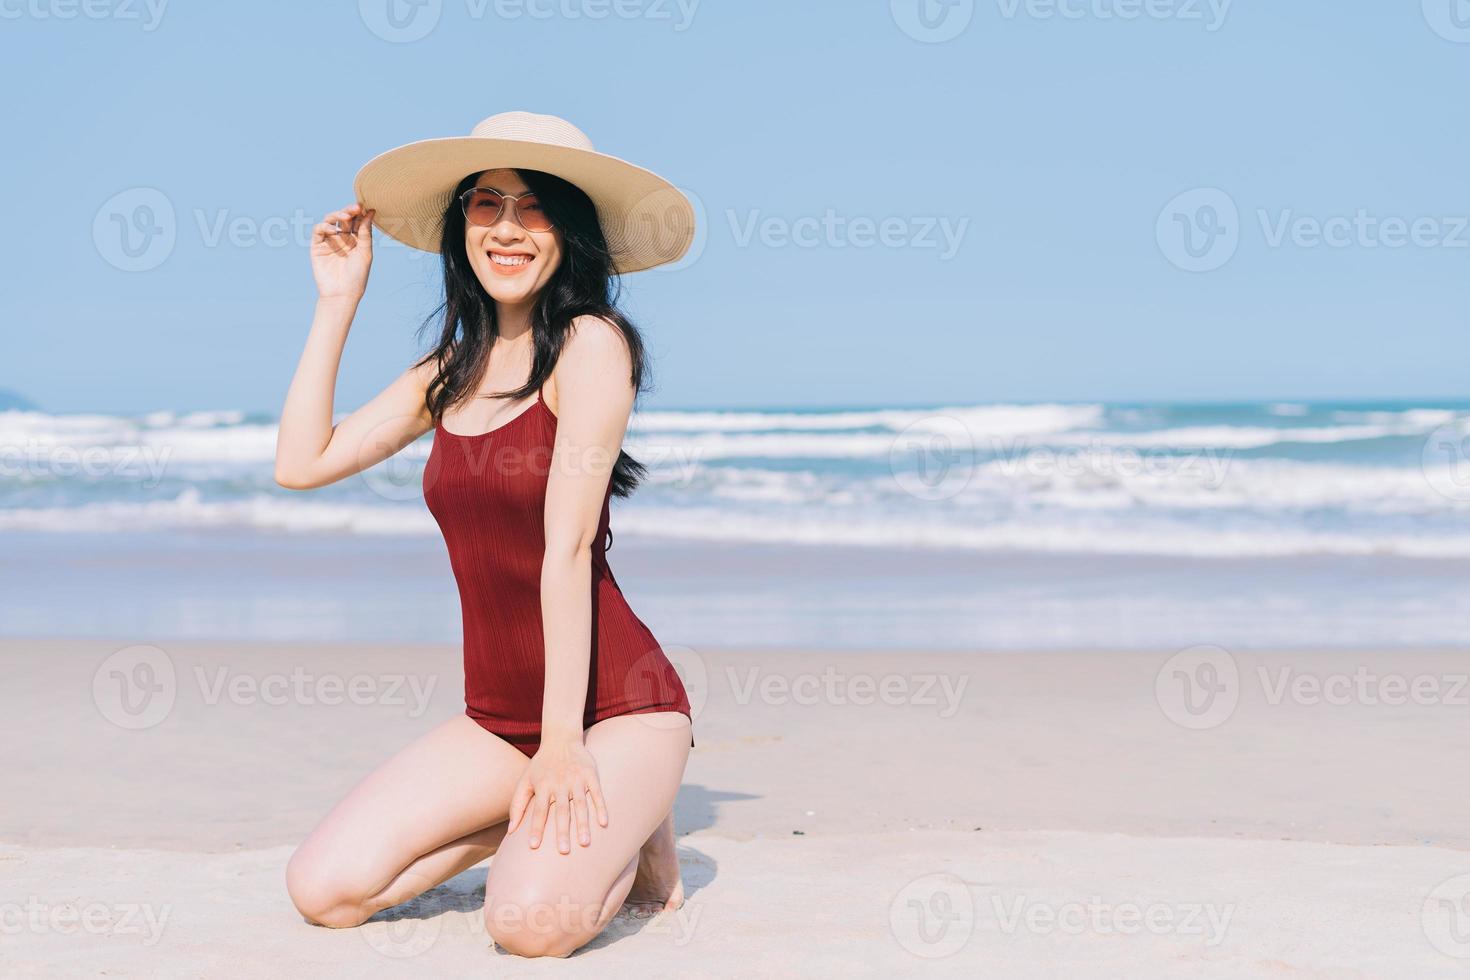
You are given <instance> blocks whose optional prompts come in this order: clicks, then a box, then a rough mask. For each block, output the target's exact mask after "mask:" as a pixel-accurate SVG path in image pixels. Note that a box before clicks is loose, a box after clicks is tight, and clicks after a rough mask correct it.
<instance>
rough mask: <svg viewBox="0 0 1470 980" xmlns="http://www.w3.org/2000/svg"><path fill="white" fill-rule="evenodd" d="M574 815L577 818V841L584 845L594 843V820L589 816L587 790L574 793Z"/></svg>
mask: <svg viewBox="0 0 1470 980" xmlns="http://www.w3.org/2000/svg"><path fill="white" fill-rule="evenodd" d="M572 800H573V802H572V806H571V810H572V815H573V816H575V817H576V818H577V841H578V843H580V844H581V845H582V846H583V847H586V846H587V845H588V844H591V843H592V822H591V821H590V820H589V819H588V817H587V794H586V792H585V791H584V792H581V793H574V794H572Z"/></svg>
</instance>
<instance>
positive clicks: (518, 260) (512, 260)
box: [490, 252, 531, 265]
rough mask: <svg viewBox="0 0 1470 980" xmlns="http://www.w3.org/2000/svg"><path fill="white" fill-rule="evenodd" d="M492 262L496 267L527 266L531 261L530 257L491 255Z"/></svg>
mask: <svg viewBox="0 0 1470 980" xmlns="http://www.w3.org/2000/svg"><path fill="white" fill-rule="evenodd" d="M490 261H491V262H494V263H495V264H496V265H525V264H527V263H528V262H530V261H531V257H530V256H529V255H496V254H495V253H493V252H492V253H490Z"/></svg>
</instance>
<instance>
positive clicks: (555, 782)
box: [506, 739, 607, 854]
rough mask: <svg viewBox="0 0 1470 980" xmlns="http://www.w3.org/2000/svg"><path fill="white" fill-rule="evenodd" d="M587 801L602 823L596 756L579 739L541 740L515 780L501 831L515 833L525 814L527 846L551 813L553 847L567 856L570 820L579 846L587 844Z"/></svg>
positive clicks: (589, 833)
mask: <svg viewBox="0 0 1470 980" xmlns="http://www.w3.org/2000/svg"><path fill="white" fill-rule="evenodd" d="M589 800H590V802H591V809H593V810H595V811H596V813H597V823H598V825H599V826H601V827H606V826H607V804H606V802H605V801H604V800H603V798H602V784H601V782H599V780H598V778H597V760H596V759H594V758H593V757H592V753H591V752H589V751H588V749H587V746H586V745H584V744H582V741H581V740H580V739H572V740H567V741H559V740H551V741H547V740H544V739H543V740H542V742H541V745H540V747H539V748H538V749H537V750H536V755H535V756H533V757H532V759H531V764H530V765H529V766H527V767H526V770H525V772H523V773H522V774H521V778H520V782H518V783H517V784H516V789H515V793H514V795H513V796H512V797H511V801H510V823H509V825H508V826H507V828H506V834H507V835H509V834H512V833H515V831H516V828H517V827H519V826H520V825H521V822H522V819H523V818H526V819H528V820H529V824H530V844H531V846H532V847H538V846H540V843H541V837H542V835H543V833H544V832H545V830H546V818H547V817H548V816H551V817H552V818H553V820H554V821H555V829H556V839H557V849H558V850H559V851H561V853H563V854H570V853H571V850H572V829H573V824H575V825H576V829H577V839H578V841H579V842H580V843H581V844H582V846H583V847H586V846H587V845H588V844H591V843H592V822H591V811H590V810H589V807H588V802H589Z"/></svg>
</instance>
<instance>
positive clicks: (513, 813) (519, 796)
mask: <svg viewBox="0 0 1470 980" xmlns="http://www.w3.org/2000/svg"><path fill="white" fill-rule="evenodd" d="M530 802H531V781H530V780H528V779H527V778H526V777H525V776H522V777H521V779H520V782H518V783H516V791H515V793H513V794H512V795H511V798H510V822H509V823H508V824H506V827H505V832H506V833H507V834H512V833H515V829H516V828H517V827H519V826H520V825H521V818H522V817H524V816H525V815H526V805H527V804H528V803H530Z"/></svg>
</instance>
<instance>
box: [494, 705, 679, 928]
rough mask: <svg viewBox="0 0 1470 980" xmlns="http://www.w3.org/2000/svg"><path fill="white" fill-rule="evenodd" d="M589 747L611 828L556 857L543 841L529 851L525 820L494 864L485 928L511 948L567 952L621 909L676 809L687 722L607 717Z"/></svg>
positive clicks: (672, 717)
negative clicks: (650, 845) (648, 847)
mask: <svg viewBox="0 0 1470 980" xmlns="http://www.w3.org/2000/svg"><path fill="white" fill-rule="evenodd" d="M586 745H587V749H588V751H590V752H591V753H592V756H593V758H595V759H596V760H597V773H598V778H599V780H600V781H601V783H602V792H603V797H604V799H605V800H606V801H607V816H608V825H607V826H606V827H600V826H598V825H597V824H596V822H595V821H594V822H593V825H592V828H591V833H592V842H591V843H590V844H588V845H587V846H585V847H584V846H582V845H580V844H576V843H574V844H573V845H572V850H571V853H569V854H562V853H561V852H560V851H558V850H557V849H556V847H555V842H554V840H551V841H548V840H547V839H545V838H543V840H542V844H541V846H540V847H538V848H534V849H533V848H531V847H530V845H529V844H528V842H527V838H528V837H529V821H525V822H523V823H522V824H521V826H519V827H517V828H516V831H515V833H513V834H509V835H507V836H506V837H505V839H504V840H503V841H502V842H501V845H500V849H499V851H497V852H496V854H495V859H494V860H493V861H491V862H490V873H489V876H488V878H487V880H486V884H485V926H486V929H487V930H489V933H490V935H491V937H492V938H494V939H495V941H496V942H497V943H499V944H500V945H501V946H502V947H504V948H505V949H507V950H509V951H510V952H512V953H518V954H520V955H522V956H566V955H568V954H569V953H571V952H572V951H573V950H575V949H577V948H578V947H580V946H583V945H585V944H586V943H587V942H588V941H589V940H591V939H592V938H593V937H595V936H596V935H597V934H598V933H599V932H601V931H602V930H603V928H604V927H605V926H606V925H607V923H608V922H609V921H611V919H612V917H613V916H614V915H616V914H617V911H618V908H619V907H620V906H621V905H622V902H623V899H624V898H626V897H627V895H628V892H629V890H630V889H631V888H632V886H633V881H634V878H635V877H636V874H637V870H638V855H639V853H640V851H641V850H642V848H643V846H644V844H646V843H647V842H648V840H649V838H650V837H651V836H652V835H653V833H654V832H655V831H656V830H658V829H659V827H660V825H661V824H663V822H664V821H665V818H667V817H668V816H669V812H670V810H672V809H673V805H674V797H675V796H676V795H678V792H679V784H680V782H681V780H682V779H683V777H684V765H685V763H686V762H687V761H688V758H689V719H688V718H687V717H685V716H684V715H682V714H680V713H678V712H657V713H655V714H648V715H621V716H619V717H617V718H609V719H607V720H606V721H600V722H598V723H597V724H595V725H593V726H592V727H591V728H589V729H587V735H586ZM558 805H563V804H558ZM553 819H554V817H553Z"/></svg>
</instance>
